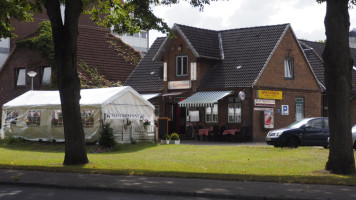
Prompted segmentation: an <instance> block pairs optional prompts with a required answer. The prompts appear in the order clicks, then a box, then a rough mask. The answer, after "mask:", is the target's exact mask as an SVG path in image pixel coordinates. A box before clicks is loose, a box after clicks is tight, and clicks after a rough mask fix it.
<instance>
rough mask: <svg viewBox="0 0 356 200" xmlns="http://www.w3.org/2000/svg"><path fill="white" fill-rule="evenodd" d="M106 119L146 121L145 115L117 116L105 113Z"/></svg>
mask: <svg viewBox="0 0 356 200" xmlns="http://www.w3.org/2000/svg"><path fill="white" fill-rule="evenodd" d="M105 118H106V119H138V120H144V119H145V115H144V114H115V113H105Z"/></svg>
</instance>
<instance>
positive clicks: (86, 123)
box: [81, 110, 94, 128]
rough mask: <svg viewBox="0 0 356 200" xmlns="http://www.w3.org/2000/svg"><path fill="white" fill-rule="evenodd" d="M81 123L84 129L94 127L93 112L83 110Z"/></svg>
mask: <svg viewBox="0 0 356 200" xmlns="http://www.w3.org/2000/svg"><path fill="white" fill-rule="evenodd" d="M81 113H82V123H83V127H84V128H93V127H94V118H93V116H94V111H93V110H83V111H82V112H81Z"/></svg>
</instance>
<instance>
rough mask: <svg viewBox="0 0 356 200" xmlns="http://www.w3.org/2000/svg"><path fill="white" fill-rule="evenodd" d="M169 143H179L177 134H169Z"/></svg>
mask: <svg viewBox="0 0 356 200" xmlns="http://www.w3.org/2000/svg"><path fill="white" fill-rule="evenodd" d="M170 143H171V144H180V139H179V135H178V134H177V133H172V134H171V142H170Z"/></svg>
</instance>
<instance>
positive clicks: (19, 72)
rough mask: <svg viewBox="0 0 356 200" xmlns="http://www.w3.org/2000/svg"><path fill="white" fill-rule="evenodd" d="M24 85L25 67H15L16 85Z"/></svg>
mask: <svg viewBox="0 0 356 200" xmlns="http://www.w3.org/2000/svg"><path fill="white" fill-rule="evenodd" d="M25 85H26V69H25V68H16V86H25Z"/></svg>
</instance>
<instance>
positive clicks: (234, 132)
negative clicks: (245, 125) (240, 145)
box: [223, 128, 240, 135]
mask: <svg viewBox="0 0 356 200" xmlns="http://www.w3.org/2000/svg"><path fill="white" fill-rule="evenodd" d="M239 132H240V129H238V128H237V129H228V130H225V131H224V132H223V135H227V134H231V135H235V134H236V133H239Z"/></svg>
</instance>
